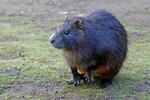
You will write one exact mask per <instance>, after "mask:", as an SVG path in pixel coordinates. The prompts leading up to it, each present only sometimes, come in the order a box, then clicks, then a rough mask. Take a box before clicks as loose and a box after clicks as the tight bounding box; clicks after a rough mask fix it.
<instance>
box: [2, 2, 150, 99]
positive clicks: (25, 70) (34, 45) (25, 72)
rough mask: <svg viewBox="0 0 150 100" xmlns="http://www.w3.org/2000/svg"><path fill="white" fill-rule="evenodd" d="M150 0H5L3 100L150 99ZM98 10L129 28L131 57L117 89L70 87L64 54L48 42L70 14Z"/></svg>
mask: <svg viewBox="0 0 150 100" xmlns="http://www.w3.org/2000/svg"><path fill="white" fill-rule="evenodd" d="M149 4H150V0H1V2H0V7H1V8H0V100H60V99H61V100H98V99H101V100H149V99H150V61H149V60H150V34H149V33H150V28H149V27H150V5H149ZM95 9H105V10H108V11H110V12H112V13H113V14H114V15H115V16H116V17H117V18H118V19H119V20H120V21H121V23H122V24H123V25H124V26H125V29H126V30H127V33H128V40H129V47H128V55H127V59H126V61H125V63H124V65H123V67H122V69H121V71H120V73H119V74H118V75H117V76H116V77H115V79H114V81H113V85H111V86H109V87H108V88H105V89H99V88H98V82H97V81H95V82H94V83H91V84H82V85H80V86H77V87H75V86H72V85H67V84H66V81H67V80H70V79H71V78H72V76H71V73H70V69H69V66H68V65H67V64H66V62H65V60H64V58H63V57H62V54H61V51H60V50H57V49H55V48H53V47H52V45H51V44H50V43H49V41H48V39H49V37H50V36H51V35H52V33H53V32H54V31H55V30H56V28H57V27H58V26H59V25H60V24H61V23H62V22H63V21H64V20H65V17H66V16H69V17H72V16H77V15H80V16H84V15H87V14H88V13H89V12H91V11H93V10H95Z"/></svg>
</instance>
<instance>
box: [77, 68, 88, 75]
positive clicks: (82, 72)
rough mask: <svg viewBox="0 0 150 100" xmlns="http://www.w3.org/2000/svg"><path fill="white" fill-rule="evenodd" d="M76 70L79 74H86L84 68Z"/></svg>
mask: <svg viewBox="0 0 150 100" xmlns="http://www.w3.org/2000/svg"><path fill="white" fill-rule="evenodd" d="M77 70H78V73H79V74H85V73H86V72H87V69H85V68H81V67H79V66H78V67H77Z"/></svg>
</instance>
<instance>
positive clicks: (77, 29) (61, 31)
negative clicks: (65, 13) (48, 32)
mask: <svg viewBox="0 0 150 100" xmlns="http://www.w3.org/2000/svg"><path fill="white" fill-rule="evenodd" d="M83 37H84V32H83V18H81V17H73V18H71V19H67V20H66V21H65V22H64V23H63V24H62V25H60V26H59V28H58V29H57V30H56V32H55V33H54V34H53V35H52V36H51V37H50V43H51V44H52V45H53V46H54V47H55V48H58V49H66V50H73V49H77V48H78V46H79V44H81V43H79V42H82V41H84V39H83Z"/></svg>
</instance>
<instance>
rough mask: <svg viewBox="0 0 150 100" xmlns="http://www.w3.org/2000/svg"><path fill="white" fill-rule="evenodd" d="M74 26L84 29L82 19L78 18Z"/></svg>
mask: <svg viewBox="0 0 150 100" xmlns="http://www.w3.org/2000/svg"><path fill="white" fill-rule="evenodd" d="M72 26H73V28H77V29H82V19H76V20H75V21H73V23H72Z"/></svg>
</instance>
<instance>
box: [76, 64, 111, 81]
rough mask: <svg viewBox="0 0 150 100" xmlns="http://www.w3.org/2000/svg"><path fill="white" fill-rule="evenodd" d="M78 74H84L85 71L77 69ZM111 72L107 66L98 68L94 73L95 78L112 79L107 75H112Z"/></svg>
mask: <svg viewBox="0 0 150 100" xmlns="http://www.w3.org/2000/svg"><path fill="white" fill-rule="evenodd" d="M77 70H78V73H79V74H85V73H86V72H87V69H85V68H81V67H79V66H78V67H77ZM112 71H113V70H111V69H109V67H108V66H106V65H105V66H99V67H98V69H97V70H96V72H95V76H98V77H100V78H102V79H112V78H113V76H110V75H109V73H112Z"/></svg>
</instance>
